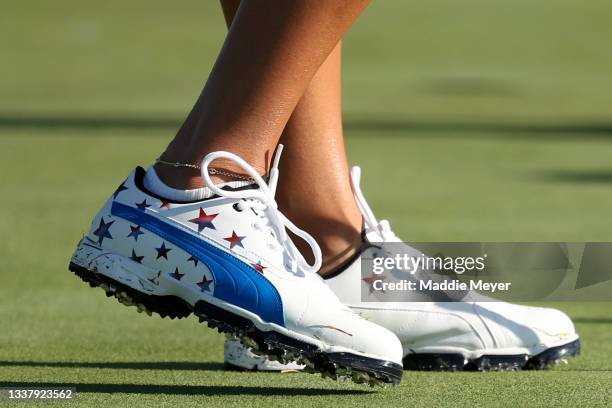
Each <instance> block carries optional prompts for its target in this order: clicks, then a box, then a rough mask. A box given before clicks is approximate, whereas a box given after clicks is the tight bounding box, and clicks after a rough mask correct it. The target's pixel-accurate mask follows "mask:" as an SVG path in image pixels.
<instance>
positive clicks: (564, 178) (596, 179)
mask: <svg viewBox="0 0 612 408" xmlns="http://www.w3.org/2000/svg"><path fill="white" fill-rule="evenodd" d="M543 178H544V179H546V180H547V181H553V182H560V183H592V184H608V183H612V170H609V171H565V170H560V171H553V172H548V173H545V174H543Z"/></svg>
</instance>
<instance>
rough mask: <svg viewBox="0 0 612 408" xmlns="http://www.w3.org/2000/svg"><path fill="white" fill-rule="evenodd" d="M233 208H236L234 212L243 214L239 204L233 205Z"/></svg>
mask: <svg viewBox="0 0 612 408" xmlns="http://www.w3.org/2000/svg"><path fill="white" fill-rule="evenodd" d="M232 208H234V210H236V211H238V212H242V210H241V209H240V207H239V206H238V203H234V204H233V205H232Z"/></svg>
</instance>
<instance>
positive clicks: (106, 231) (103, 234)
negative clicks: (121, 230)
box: [94, 217, 115, 245]
mask: <svg viewBox="0 0 612 408" xmlns="http://www.w3.org/2000/svg"><path fill="white" fill-rule="evenodd" d="M114 222H115V221H111V222H104V217H102V218H100V225H99V226H98V229H97V230H95V231H94V235H95V236H97V237H98V244H100V245H102V241H104V238H108V239H113V236H112V235H111V233H110V227H111V225H113V223H114Z"/></svg>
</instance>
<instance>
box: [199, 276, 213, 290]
mask: <svg viewBox="0 0 612 408" xmlns="http://www.w3.org/2000/svg"><path fill="white" fill-rule="evenodd" d="M211 283H212V280H209V279H206V275H204V277H203V278H202V281H201V282H198V283H196V285H198V286H199V287H200V289H201V290H202V292H204V291H207V292H210V284H211Z"/></svg>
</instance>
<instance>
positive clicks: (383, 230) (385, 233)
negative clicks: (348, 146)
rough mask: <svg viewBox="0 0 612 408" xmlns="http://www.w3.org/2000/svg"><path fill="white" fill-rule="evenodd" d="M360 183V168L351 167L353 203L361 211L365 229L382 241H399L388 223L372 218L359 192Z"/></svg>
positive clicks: (370, 210)
mask: <svg viewBox="0 0 612 408" xmlns="http://www.w3.org/2000/svg"><path fill="white" fill-rule="evenodd" d="M360 181H361V168H360V167H359V166H353V167H352V168H351V185H352V187H353V193H354V195H355V201H357V206H358V207H359V210H360V211H361V215H362V216H363V221H364V223H365V225H366V228H367V229H369V230H371V231H374V232H375V233H377V234H378V235H380V237H381V238H382V240H383V241H399V240H400V239H399V238H398V237H397V235H395V233H394V232H393V230H392V229H391V224H389V221H387V220H380V221H378V220H377V219H376V217H375V216H374V213H373V212H372V209H371V208H370V206H369V205H368V202H367V201H366V199H365V197H364V195H363V193H362V192H361V187H360V186H359V182H360Z"/></svg>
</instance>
